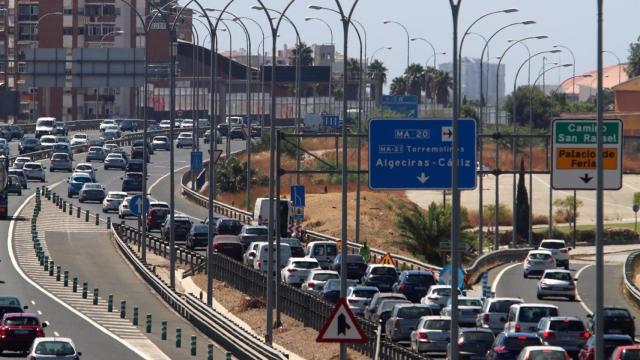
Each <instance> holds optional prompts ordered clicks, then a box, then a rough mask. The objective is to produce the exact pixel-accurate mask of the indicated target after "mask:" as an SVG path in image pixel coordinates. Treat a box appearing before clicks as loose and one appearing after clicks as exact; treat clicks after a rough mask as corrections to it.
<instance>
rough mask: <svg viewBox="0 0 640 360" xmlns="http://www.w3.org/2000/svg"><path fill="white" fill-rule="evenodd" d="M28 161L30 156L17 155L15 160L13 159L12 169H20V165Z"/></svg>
mask: <svg viewBox="0 0 640 360" xmlns="http://www.w3.org/2000/svg"><path fill="white" fill-rule="evenodd" d="M29 161H31V158H29V157H26V156H18V157H17V158H16V159H15V160H13V166H12V167H13V168H14V169H22V166H23V165H24V164H25V163H28V162H29Z"/></svg>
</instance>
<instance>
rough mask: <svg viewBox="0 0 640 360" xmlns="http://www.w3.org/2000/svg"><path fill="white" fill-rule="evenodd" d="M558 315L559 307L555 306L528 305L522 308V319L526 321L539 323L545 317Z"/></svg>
mask: <svg viewBox="0 0 640 360" xmlns="http://www.w3.org/2000/svg"><path fill="white" fill-rule="evenodd" d="M547 316H558V309H556V308H553V307H546V306H541V307H526V306H523V307H521V308H520V321H521V322H526V323H537V322H538V321H540V319H542V318H543V317H547Z"/></svg>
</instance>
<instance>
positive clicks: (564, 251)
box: [560, 249, 569, 254]
mask: <svg viewBox="0 0 640 360" xmlns="http://www.w3.org/2000/svg"><path fill="white" fill-rule="evenodd" d="M560 252H561V253H563V254H566V253H568V252H569V250H567V249H560Z"/></svg>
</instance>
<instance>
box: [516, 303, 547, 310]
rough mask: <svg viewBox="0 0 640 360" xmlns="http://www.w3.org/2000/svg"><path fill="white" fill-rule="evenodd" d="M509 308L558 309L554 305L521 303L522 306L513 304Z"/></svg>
mask: <svg viewBox="0 0 640 360" xmlns="http://www.w3.org/2000/svg"><path fill="white" fill-rule="evenodd" d="M511 306H518V307H547V308H556V309H557V308H558V307H557V306H555V305H551V304H537V303H522V304H513V305H511Z"/></svg>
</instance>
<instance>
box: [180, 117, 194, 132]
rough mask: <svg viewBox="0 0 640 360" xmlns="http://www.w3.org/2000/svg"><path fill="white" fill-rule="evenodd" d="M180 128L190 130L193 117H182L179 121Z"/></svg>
mask: <svg viewBox="0 0 640 360" xmlns="http://www.w3.org/2000/svg"><path fill="white" fill-rule="evenodd" d="M180 129H186V130H191V129H193V119H184V120H182V122H181V123H180Z"/></svg>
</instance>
